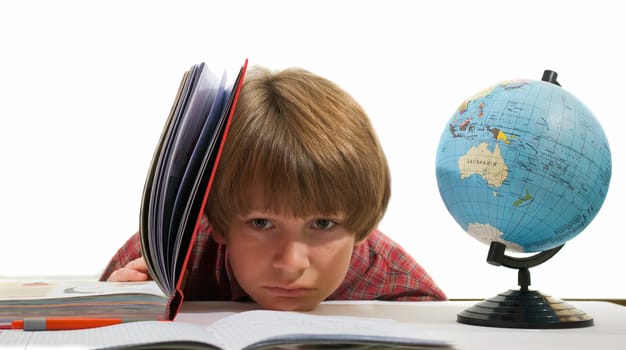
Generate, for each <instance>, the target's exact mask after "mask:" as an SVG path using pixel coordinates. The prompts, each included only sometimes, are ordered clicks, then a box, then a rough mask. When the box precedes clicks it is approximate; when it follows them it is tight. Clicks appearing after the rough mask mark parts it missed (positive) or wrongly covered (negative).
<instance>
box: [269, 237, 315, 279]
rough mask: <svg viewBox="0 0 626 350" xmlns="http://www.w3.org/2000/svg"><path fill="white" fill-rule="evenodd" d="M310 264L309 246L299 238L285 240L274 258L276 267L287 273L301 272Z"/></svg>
mask: <svg viewBox="0 0 626 350" xmlns="http://www.w3.org/2000/svg"><path fill="white" fill-rule="evenodd" d="M310 265H311V264H310V260H309V246H308V245H307V244H306V243H304V242H301V241H297V240H287V241H285V242H283V243H282V244H281V246H280V247H279V249H278V250H277V252H276V255H275V258H274V267H275V268H277V269H280V270H282V271H284V272H286V273H292V274H301V273H302V272H304V270H306V269H307V268H308V267H309V266H310Z"/></svg>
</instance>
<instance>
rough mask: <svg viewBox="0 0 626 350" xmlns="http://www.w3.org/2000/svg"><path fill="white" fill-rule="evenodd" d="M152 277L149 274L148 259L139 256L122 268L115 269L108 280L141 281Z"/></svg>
mask: <svg viewBox="0 0 626 350" xmlns="http://www.w3.org/2000/svg"><path fill="white" fill-rule="evenodd" d="M149 279H151V278H150V275H149V274H148V265H146V261H145V260H144V259H143V257H141V258H137V259H135V260H133V261H131V262H129V263H128V264H126V266H124V267H122V268H121V269H118V270H115V271H113V273H111V275H110V276H109V278H108V279H107V281H108V282H141V281H147V280H149Z"/></svg>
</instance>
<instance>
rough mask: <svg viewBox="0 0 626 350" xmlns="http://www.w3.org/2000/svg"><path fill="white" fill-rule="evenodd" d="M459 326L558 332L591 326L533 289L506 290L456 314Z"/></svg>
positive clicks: (584, 316)
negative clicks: (461, 324)
mask: <svg viewBox="0 0 626 350" xmlns="http://www.w3.org/2000/svg"><path fill="white" fill-rule="evenodd" d="M457 321H458V322H459V323H464V324H470V325H475V326H488V327H503V328H533V329H558V328H582V327H589V326H593V318H592V317H590V316H589V315H587V314H586V313H585V312H583V311H581V310H579V309H577V308H575V307H573V306H572V305H570V304H568V303H566V302H564V301H562V300H559V299H555V298H552V297H551V296H549V295H546V294H542V293H540V292H538V291H533V290H508V291H506V292H503V293H500V294H498V295H496V296H495V297H493V298H490V299H487V300H484V301H482V302H480V303H478V304H476V305H474V306H471V307H469V308H467V309H465V310H464V311H462V312H460V313H459V314H458V315H457Z"/></svg>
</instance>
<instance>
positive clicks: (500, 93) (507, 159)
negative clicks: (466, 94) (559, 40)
mask: <svg viewBox="0 0 626 350" xmlns="http://www.w3.org/2000/svg"><path fill="white" fill-rule="evenodd" d="M436 176H437V184H438V186H439V193H440V194H441V198H442V199H443V201H444V203H445V205H446V208H447V209H448V211H449V212H450V214H451V215H452V216H453V217H454V219H455V220H456V221H457V223H458V224H459V225H460V226H461V227H462V228H463V230H465V232H467V233H468V234H470V235H471V236H472V237H474V238H476V239H478V240H479V241H481V242H483V243H485V244H490V243H491V242H493V241H497V242H501V243H503V244H505V245H506V248H507V250H512V251H517V252H540V251H545V250H549V249H551V248H555V247H557V246H560V245H562V244H564V243H565V242H567V241H568V240H570V239H572V238H573V237H575V236H576V235H578V234H579V233H580V232H581V231H583V230H584V229H585V228H586V227H587V225H589V223H590V222H591V221H592V220H593V219H594V217H595V216H596V214H597V213H598V211H599V210H600V207H601V206H602V204H603V202H604V199H605V198H606V195H607V191H608V188H609V183H610V180H611V151H610V149H609V143H608V140H607V138H606V135H605V133H604V130H603V129H602V126H601V125H600V123H599V122H598V120H597V119H596V118H595V116H594V115H593V114H592V113H591V111H590V110H589V109H588V108H587V107H586V106H585V105H584V104H583V103H582V102H581V101H580V100H578V99H577V98H576V97H575V96H574V95H572V94H571V93H569V92H568V91H566V90H565V89H563V88H562V87H560V86H559V85H557V84H554V83H550V82H547V81H542V80H512V81H505V82H501V83H499V84H496V85H493V86H491V87H489V88H487V89H485V90H483V91H480V92H479V93H477V94H475V95H474V96H472V97H470V98H469V99H467V100H466V101H464V102H463V103H462V104H461V106H460V107H459V108H458V109H457V110H456V112H455V113H454V115H453V116H452V118H451V119H450V121H449V122H448V124H447V125H446V127H445V130H444V132H443V134H442V136H441V139H440V142H439V146H438V148H437V156H436Z"/></svg>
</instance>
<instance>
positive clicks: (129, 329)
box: [0, 321, 223, 350]
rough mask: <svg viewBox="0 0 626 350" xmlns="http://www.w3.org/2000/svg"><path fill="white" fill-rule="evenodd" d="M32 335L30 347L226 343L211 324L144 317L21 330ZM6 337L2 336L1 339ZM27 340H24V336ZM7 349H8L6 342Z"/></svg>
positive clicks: (79, 348) (74, 349) (35, 349)
mask: <svg viewBox="0 0 626 350" xmlns="http://www.w3.org/2000/svg"><path fill="white" fill-rule="evenodd" d="M19 333H21V334H27V335H29V336H30V339H28V347H26V348H20V349H26V350H44V349H46V350H49V349H50V348H58V349H72V350H82V349H85V350H86V349H110V348H118V347H128V346H131V345H139V344H149V343H158V342H171V341H200V342H204V343H207V344H214V345H216V346H218V347H222V346H223V344H221V343H220V339H219V338H218V337H216V336H215V334H214V333H213V332H212V331H211V330H210V329H207V328H202V327H199V326H196V325H193V324H189V323H177V322H163V321H143V322H129V323H123V324H119V325H115V326H109V327H100V328H91V329H84V330H77V331H53V332H19ZM2 339H3V338H2V337H0V340H2ZM22 341H23V340H22ZM2 345H3V347H2V348H3V349H4V344H3V343H2Z"/></svg>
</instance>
